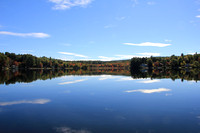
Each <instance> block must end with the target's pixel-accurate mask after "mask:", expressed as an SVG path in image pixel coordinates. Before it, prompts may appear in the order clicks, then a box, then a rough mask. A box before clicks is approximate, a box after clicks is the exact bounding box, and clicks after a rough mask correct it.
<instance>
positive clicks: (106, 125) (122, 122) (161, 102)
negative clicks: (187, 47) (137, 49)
mask: <svg viewBox="0 0 200 133" xmlns="http://www.w3.org/2000/svg"><path fill="white" fill-rule="evenodd" d="M199 79H200V73H199V72H196V71H195V72H190V71H181V72H180V71H173V72H172V71H169V72H168V71H164V72H160V71H152V72H146V71H143V72H139V73H137V72H131V73H128V72H127V71H124V70H122V71H104V72H102V71H101V72H99V71H95V72H83V71H78V72H77V71H66V72H65V71H50V70H49V71H43V70H41V71H25V72H18V71H14V72H9V71H4V72H0V132H1V133H200V102H199V101H200V83H199Z"/></svg>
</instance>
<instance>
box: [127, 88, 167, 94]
mask: <svg viewBox="0 0 200 133" xmlns="http://www.w3.org/2000/svg"><path fill="white" fill-rule="evenodd" d="M166 91H171V89H166V88H158V89H151V90H148V89H139V90H128V91H125V92H128V93H132V92H141V93H149V94H150V93H160V92H166Z"/></svg>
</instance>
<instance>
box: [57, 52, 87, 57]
mask: <svg viewBox="0 0 200 133" xmlns="http://www.w3.org/2000/svg"><path fill="white" fill-rule="evenodd" d="M58 53H59V54H64V55H71V56H76V57H82V58H88V56H85V55H81V54H75V53H69V52H58Z"/></svg>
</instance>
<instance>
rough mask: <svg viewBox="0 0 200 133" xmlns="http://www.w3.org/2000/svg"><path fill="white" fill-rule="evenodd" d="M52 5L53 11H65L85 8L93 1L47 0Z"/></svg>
mask: <svg viewBox="0 0 200 133" xmlns="http://www.w3.org/2000/svg"><path fill="white" fill-rule="evenodd" d="M49 1H50V2H52V3H54V4H55V6H54V7H53V9H54V10H66V9H70V8H72V7H75V6H80V7H86V6H87V5H89V4H90V3H91V2H92V1H93V0H49Z"/></svg>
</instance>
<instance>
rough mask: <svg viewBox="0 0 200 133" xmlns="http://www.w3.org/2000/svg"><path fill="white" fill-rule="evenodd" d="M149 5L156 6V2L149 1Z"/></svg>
mask: <svg viewBox="0 0 200 133" xmlns="http://www.w3.org/2000/svg"><path fill="white" fill-rule="evenodd" d="M147 4H148V5H155V4H156V2H154V1H149V2H147Z"/></svg>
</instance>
